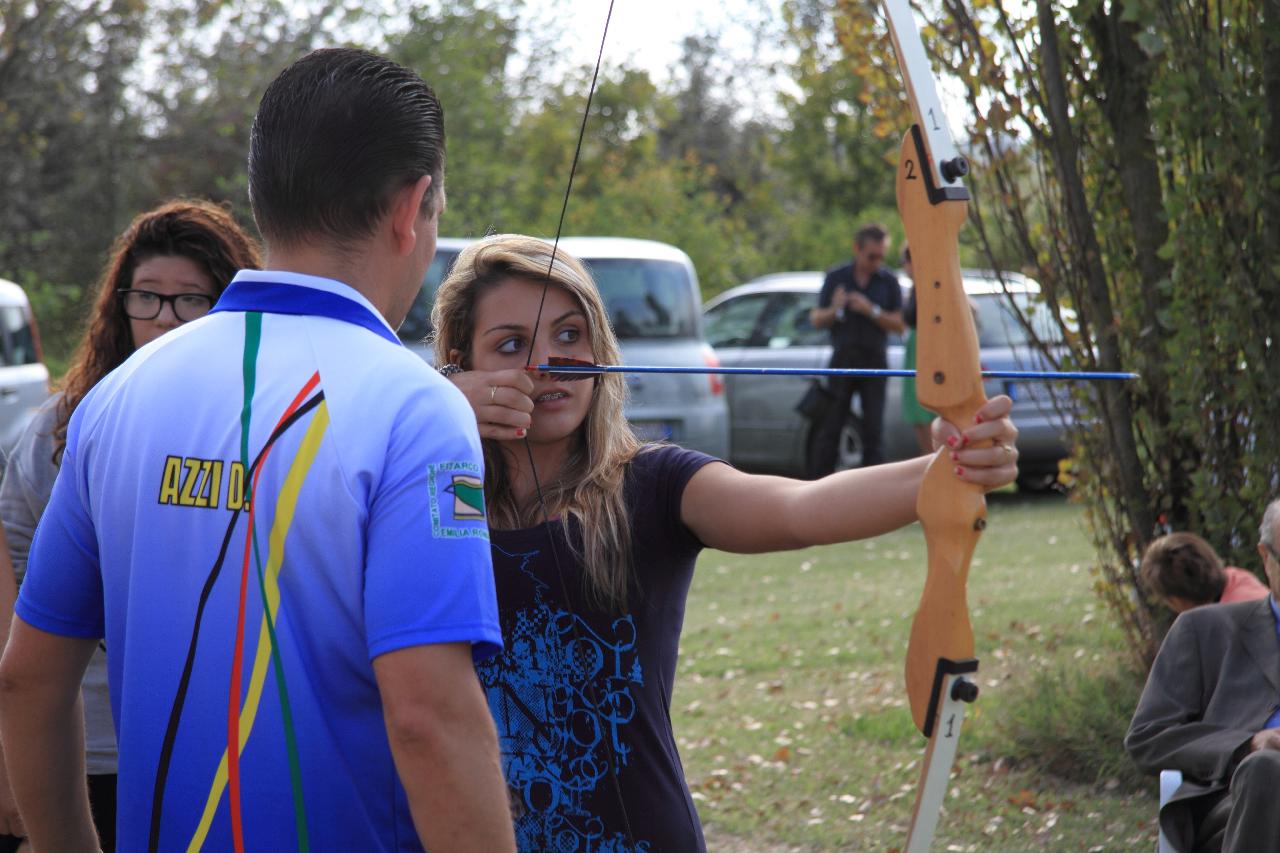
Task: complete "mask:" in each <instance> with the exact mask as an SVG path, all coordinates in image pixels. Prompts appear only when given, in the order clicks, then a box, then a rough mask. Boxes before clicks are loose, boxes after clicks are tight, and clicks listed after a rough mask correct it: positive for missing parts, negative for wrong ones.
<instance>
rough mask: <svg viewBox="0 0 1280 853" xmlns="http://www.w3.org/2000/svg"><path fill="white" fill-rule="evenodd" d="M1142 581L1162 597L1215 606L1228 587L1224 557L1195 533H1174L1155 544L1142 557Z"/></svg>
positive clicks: (1162, 537)
mask: <svg viewBox="0 0 1280 853" xmlns="http://www.w3.org/2000/svg"><path fill="white" fill-rule="evenodd" d="M1138 578H1139V579H1140V580H1141V582H1142V584H1143V585H1144V586H1145V587H1146V588H1147V589H1148V590H1149V591H1150V592H1152V593H1153V594H1154V595H1156V596H1158V597H1160V598H1166V599H1167V598H1169V597H1171V596H1177V597H1178V598H1185V599H1186V600H1187V601H1192V602H1195V603H1196V604H1212V603H1213V602H1215V601H1217V600H1218V599H1219V598H1221V597H1222V592H1223V590H1225V589H1226V588H1227V574H1226V572H1225V571H1223V567H1222V558H1220V557H1219V556H1218V554H1217V552H1216V551H1214V550H1213V546H1212V545H1210V544H1209V543H1208V542H1206V541H1205V540H1204V539H1202V538H1200V537H1199V536H1197V535H1196V534H1194V533H1170V534H1168V535H1167V536H1161V537H1160V538H1159V539H1157V540H1155V541H1154V542H1152V543H1151V544H1150V545H1149V546H1148V547H1147V550H1146V553H1145V554H1143V555H1142V563H1141V565H1140V566H1139V567H1138Z"/></svg>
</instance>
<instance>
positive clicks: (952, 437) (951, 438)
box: [947, 435, 956, 447]
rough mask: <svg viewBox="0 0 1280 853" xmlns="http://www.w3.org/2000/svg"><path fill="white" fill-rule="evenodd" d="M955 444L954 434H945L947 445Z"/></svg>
mask: <svg viewBox="0 0 1280 853" xmlns="http://www.w3.org/2000/svg"><path fill="white" fill-rule="evenodd" d="M955 446H956V437H955V436H954V435H949V436H947V447H955Z"/></svg>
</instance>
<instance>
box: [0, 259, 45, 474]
mask: <svg viewBox="0 0 1280 853" xmlns="http://www.w3.org/2000/svg"><path fill="white" fill-rule="evenodd" d="M48 397H49V371H48V369H47V368H45V366H44V362H43V360H42V356H41V352H40V335H39V333H38V331H37V329H36V323H35V316H34V315H33V314H32V311H31V303H30V302H29V301H28V300H27V294H26V293H25V292H24V291H23V289H22V288H21V287H19V286H18V285H16V284H14V283H13V282H11V281H6V280H4V279H0V449H2V450H3V451H4V452H5V453H6V454H7V453H8V452H9V451H10V450H12V449H13V447H14V445H16V444H17V443H18V439H19V438H21V437H22V431H23V430H24V429H26V426H27V423H28V422H29V421H30V420H31V417H32V415H33V414H34V413H35V410H36V409H37V408H39V407H40V404H41V403H43V402H44V401H45V400H46V399H48Z"/></svg>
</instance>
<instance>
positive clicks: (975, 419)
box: [973, 415, 982, 424]
mask: <svg viewBox="0 0 1280 853" xmlns="http://www.w3.org/2000/svg"><path fill="white" fill-rule="evenodd" d="M973 422H974V423H975V424H980V423H982V415H974V416H973Z"/></svg>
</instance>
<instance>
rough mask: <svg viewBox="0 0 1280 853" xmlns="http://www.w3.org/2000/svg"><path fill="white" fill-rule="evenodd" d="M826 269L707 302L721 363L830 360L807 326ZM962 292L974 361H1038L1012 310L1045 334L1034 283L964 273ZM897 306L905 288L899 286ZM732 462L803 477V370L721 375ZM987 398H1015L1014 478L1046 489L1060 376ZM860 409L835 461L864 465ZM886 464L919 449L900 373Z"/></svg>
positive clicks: (991, 391)
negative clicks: (971, 318)
mask: <svg viewBox="0 0 1280 853" xmlns="http://www.w3.org/2000/svg"><path fill="white" fill-rule="evenodd" d="M823 277H824V274H823V273H821V272H791V273H777V274H774V275H767V276H763V277H761V278H758V279H756V280H754V281H750V282H748V283H746V284H742V285H738V286H737V287H734V288H731V289H730V290H727V291H725V292H724V293H721V294H720V295H718V296H716V297H715V298H714V299H712V300H711V301H710V302H709V303H707V305H706V308H705V310H704V312H703V313H704V319H705V320H706V323H707V339H708V340H709V341H710V343H711V345H712V346H714V347H715V348H716V352H717V353H718V354H719V356H720V359H721V361H722V362H723V364H724V366H725V367H750V368H756V367H798V368H815V367H826V366H827V365H828V363H829V362H830V360H831V343H830V340H831V338H830V334H829V333H828V332H827V331H826V330H823V329H815V328H813V327H812V326H811V325H810V324H809V311H810V310H811V309H812V308H814V307H815V306H816V305H817V303H818V293H819V291H821V289H822V281H823ZM964 289H965V293H967V294H968V296H969V300H970V302H971V304H972V305H973V307H974V310H975V311H976V319H977V326H978V344H979V346H980V347H981V355H980V358H981V361H982V366H983V367H984V368H986V369H988V370H1040V369H1044V368H1045V363H1044V359H1043V357H1042V356H1041V355H1039V354H1038V352H1037V350H1036V349H1035V347H1033V346H1032V343H1031V339H1030V338H1031V336H1030V335H1029V334H1028V332H1027V330H1026V328H1025V327H1024V326H1023V325H1022V323H1021V322H1020V321H1019V320H1018V318H1017V316H1016V315H1015V313H1014V311H1013V306H1014V305H1017V306H1018V308H1019V309H1020V310H1021V312H1022V313H1023V314H1024V315H1027V314H1029V315H1030V316H1031V317H1032V322H1033V324H1034V325H1035V326H1036V327H1037V333H1038V335H1039V337H1041V338H1043V339H1049V340H1052V339H1053V337H1054V335H1053V333H1052V329H1051V328H1050V326H1051V324H1049V323H1048V322H1047V320H1048V317H1047V315H1046V314H1045V311H1044V310H1043V308H1041V309H1040V310H1039V311H1038V312H1037V311H1036V310H1035V308H1034V307H1033V306H1035V302H1036V295H1037V294H1038V293H1039V290H1040V287H1039V285H1038V284H1037V283H1036V282H1034V281H1032V280H1031V279H1028V278H1025V277H1023V276H1022V275H1019V274H1018V273H1008V272H1006V273H1002V274H1001V275H1000V276H995V275H993V274H992V273H988V272H984V271H980V270H966V271H965V272H964ZM903 296H904V299H903V301H904V303H905V301H906V299H905V297H906V292H905V289H904V294H903ZM904 356H905V352H904V347H903V344H902V339H901V338H900V337H899V336H897V335H891V336H890V338H889V346H888V362H889V367H891V368H901V367H902V366H903V361H904ZM726 378H727V380H728V388H729V411H730V415H729V417H730V435H731V439H730V456H729V458H730V461H731V462H732V463H733V464H734V465H736V466H738V467H740V468H745V469H747V470H755V471H770V472H776V473H782V474H789V475H792V476H802V475H803V473H804V471H805V470H806V469H807V460H808V458H809V455H810V454H811V453H812V452H813V448H812V443H813V429H812V425H811V424H810V423H809V422H808V421H807V420H806V419H805V418H804V417H803V416H802V415H800V414H799V413H798V412H797V411H796V404H797V403H798V402H799V401H800V398H801V397H803V396H804V394H805V391H806V390H807V389H808V387H809V383H810V382H811V381H812V380H811V379H808V378H806V377H803V376H732V375H731V376H728V377H726ZM984 384H985V386H986V392H987V395H988V396H992V395H995V394H1008V395H1009V396H1010V397H1012V398H1013V418H1014V421H1015V423H1017V425H1018V453H1019V458H1018V472H1019V473H1018V484H1019V485H1020V486H1021V487H1023V488H1026V489H1031V490H1036V489H1041V488H1046V487H1048V486H1050V485H1052V484H1053V483H1054V481H1055V480H1056V479H1057V475H1058V463H1059V461H1060V460H1061V459H1063V458H1064V457H1066V456H1067V452H1068V450H1067V448H1068V445H1069V438H1068V435H1067V426H1068V421H1069V419H1070V418H1071V413H1072V411H1073V409H1074V406H1073V404H1072V401H1071V393H1070V388H1069V387H1068V386H1067V385H1065V384H1063V383H1046V382H1040V381H1032V380H1009V379H988V380H987V381H986V382H985V383H984ZM860 425H861V413H860V411H859V410H858V407H857V400H856V399H855V401H854V405H853V408H852V409H851V410H850V412H849V415H848V417H847V420H846V424H845V429H844V431H843V433H842V435H841V438H840V450H839V455H838V459H837V465H838V467H840V468H852V467H857V466H858V465H860V464H861V463H862V439H861V435H860V433H861V426H860ZM883 435H884V450H885V457H886V461H893V460H895V459H906V458H909V457H911V456H914V455H915V454H916V453H918V452H919V451H918V449H917V446H916V440H915V435H914V434H913V432H912V430H911V428H910V427H909V426H908V425H907V424H906V422H905V420H904V418H903V414H902V380H901V379H890V380H889V383H888V387H887V394H886V400H885V418H884V433H883Z"/></svg>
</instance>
